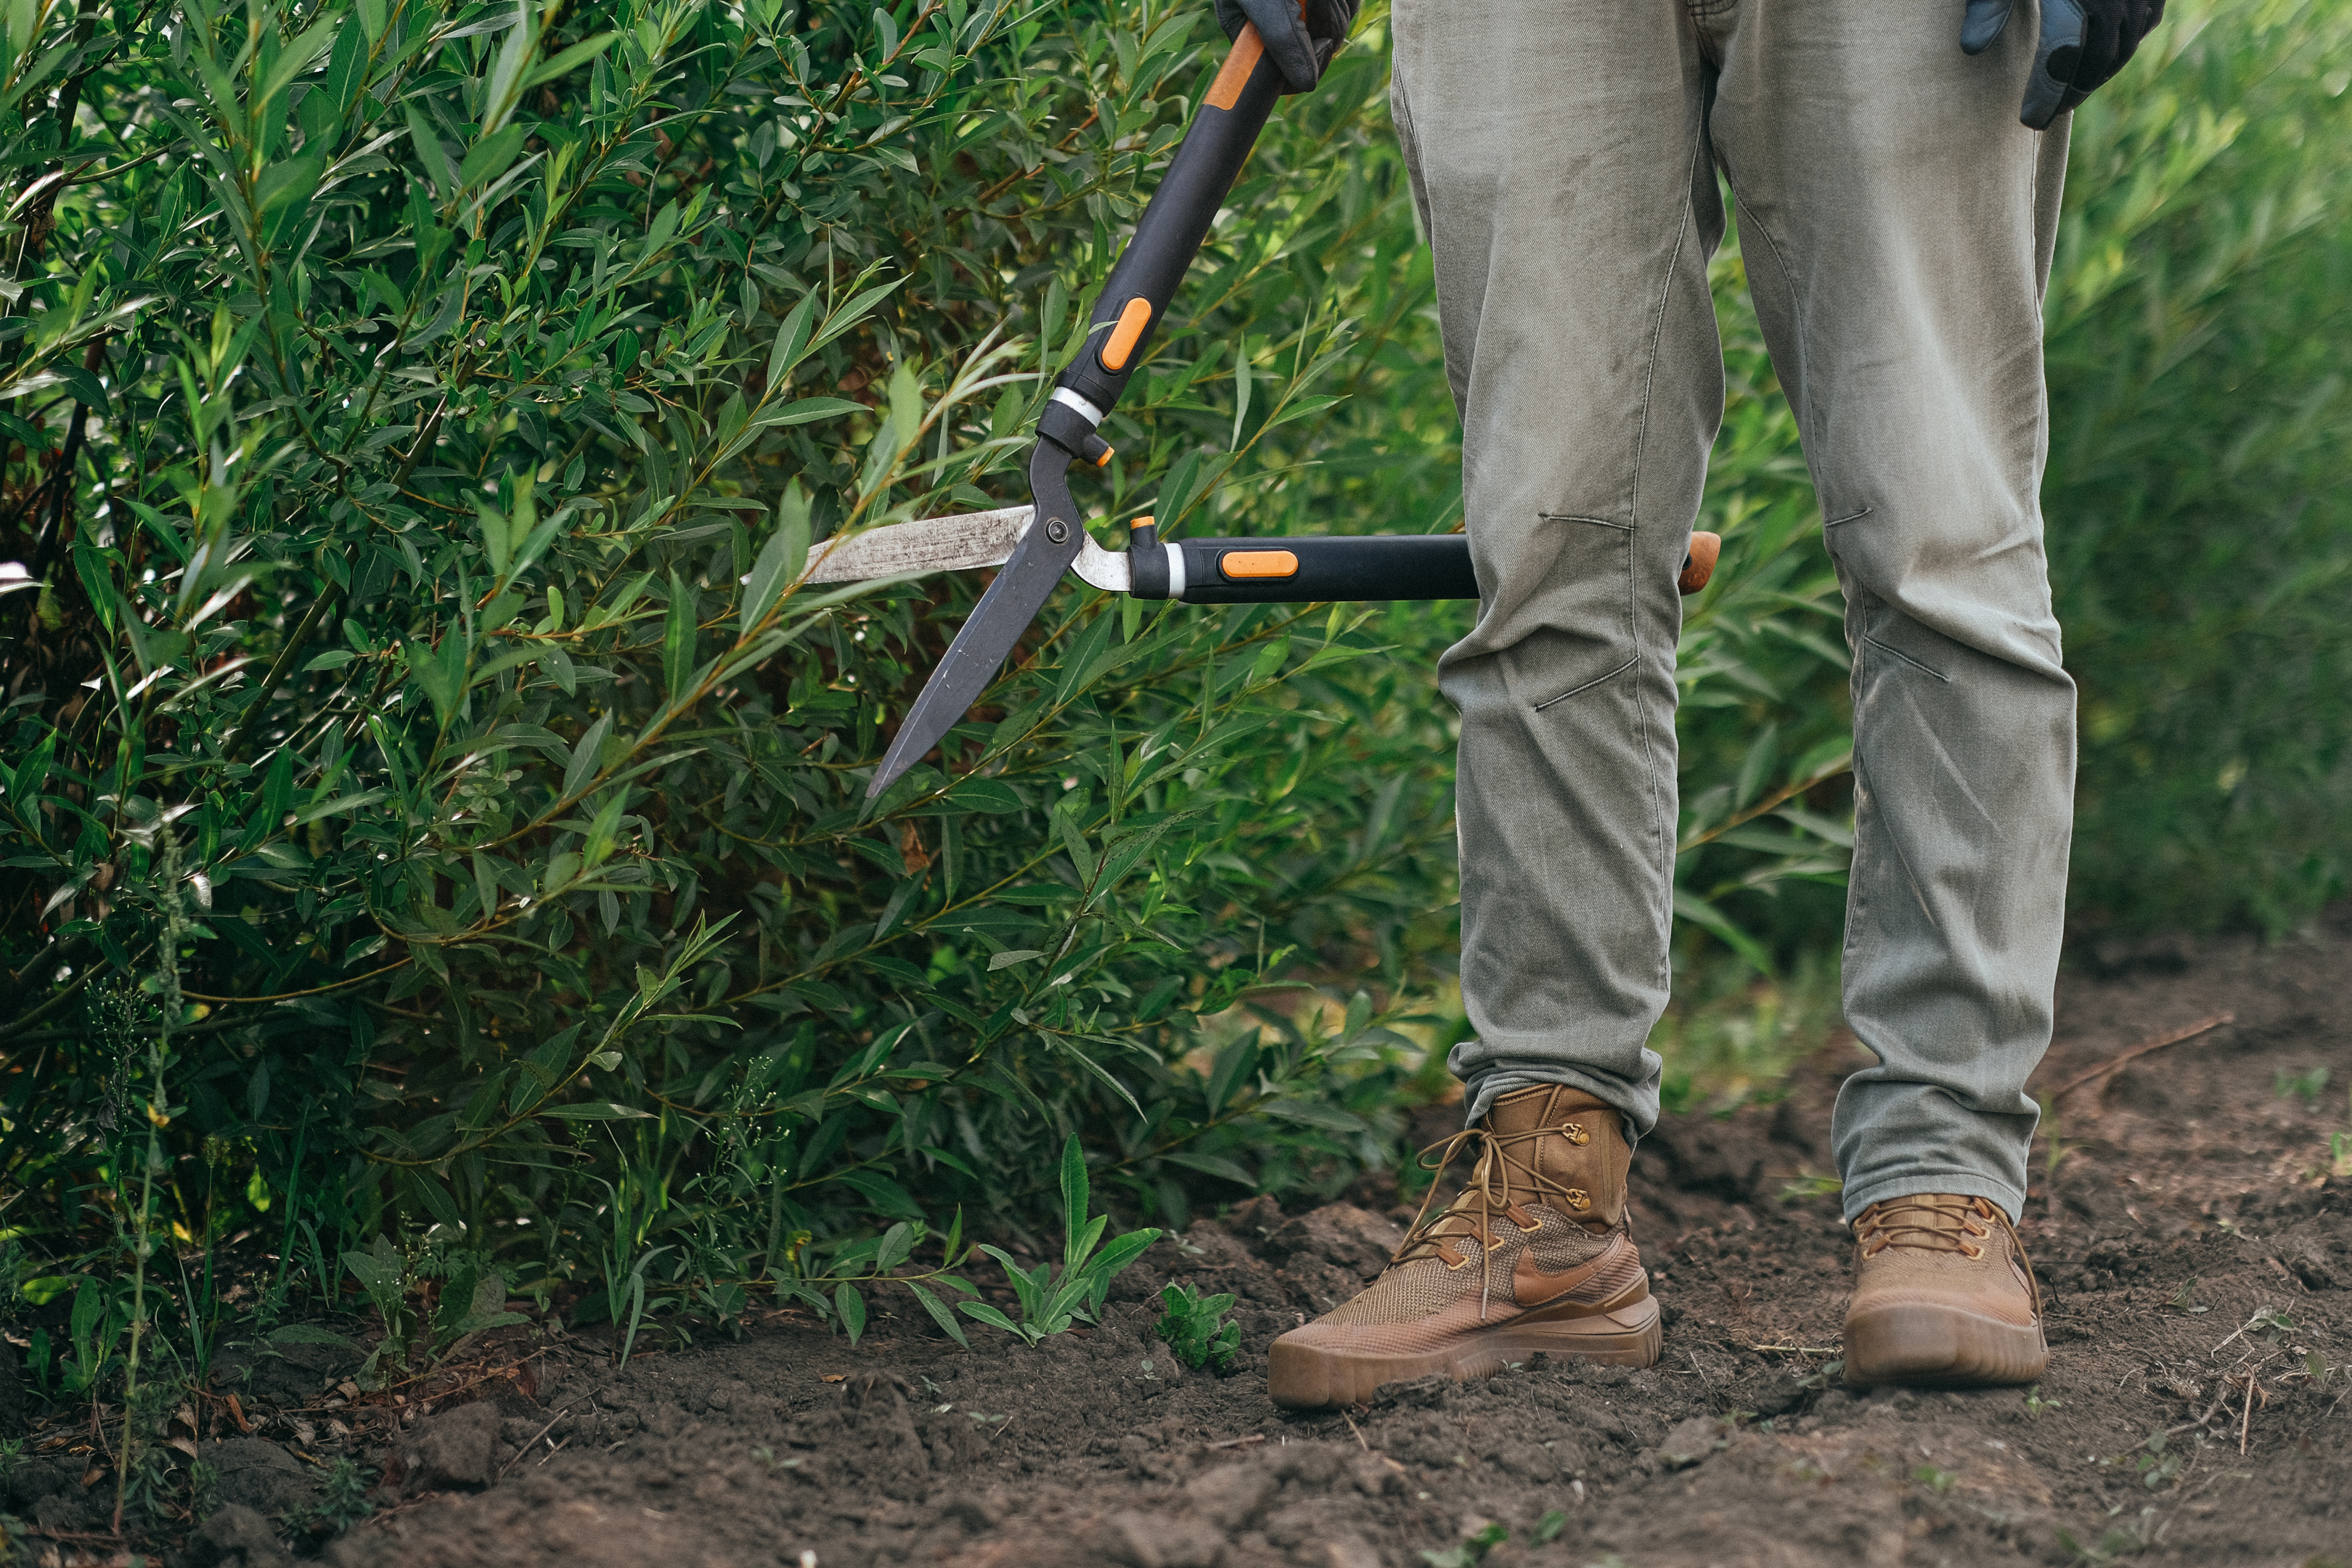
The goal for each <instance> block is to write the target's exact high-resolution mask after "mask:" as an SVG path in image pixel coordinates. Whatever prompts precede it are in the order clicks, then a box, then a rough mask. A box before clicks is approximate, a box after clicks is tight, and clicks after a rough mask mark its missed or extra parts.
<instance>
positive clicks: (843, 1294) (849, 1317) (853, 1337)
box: [833, 1279, 866, 1345]
mask: <svg viewBox="0 0 2352 1568" xmlns="http://www.w3.org/2000/svg"><path fill="white" fill-rule="evenodd" d="M833 1304H834V1308H835V1310H837V1311H839V1312H840V1313H841V1326H842V1327H843V1328H845V1329H846V1330H847V1331H849V1342H850V1343H851V1344H853V1345H854V1344H856V1342H857V1336H858V1335H860V1334H862V1333H864V1332H865V1331H866V1298H865V1297H863V1296H860V1295H859V1294H858V1293H857V1289H856V1287H855V1286H853V1285H852V1284H850V1283H849V1281H848V1280H846V1279H845V1280H843V1281H842V1282H841V1283H840V1284H838V1285H836V1286H835V1287H834V1288H833Z"/></svg>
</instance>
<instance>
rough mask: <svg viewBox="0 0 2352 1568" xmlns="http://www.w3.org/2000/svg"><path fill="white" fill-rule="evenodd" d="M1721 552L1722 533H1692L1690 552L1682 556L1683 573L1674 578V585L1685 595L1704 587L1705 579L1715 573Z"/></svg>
mask: <svg viewBox="0 0 2352 1568" xmlns="http://www.w3.org/2000/svg"><path fill="white" fill-rule="evenodd" d="M1722 554H1723V535H1721V534H1719V533H1694V534H1692V535H1691V542H1690V553H1689V554H1687V555H1685V556H1684V557H1683V574H1682V575H1681V576H1679V577H1677V578H1675V587H1677V588H1680V589H1681V590H1682V591H1683V592H1684V593H1685V595H1690V594H1696V593H1697V592H1698V591H1699V590H1700V589H1701V588H1704V587H1706V580H1707V579H1708V578H1710V577H1712V576H1714V575H1715V563H1716V561H1717V558H1719V557H1720V556H1721V555H1722Z"/></svg>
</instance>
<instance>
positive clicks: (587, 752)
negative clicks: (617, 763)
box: [563, 710, 613, 800]
mask: <svg viewBox="0 0 2352 1568" xmlns="http://www.w3.org/2000/svg"><path fill="white" fill-rule="evenodd" d="M612 732H613V715H612V712H611V710H606V711H605V713H604V716H603V717H602V718H600V719H598V720H597V721H595V722H594V723H593V724H591V725H589V726H588V732H587V733H586V734H584V735H583V736H581V737H580V743H579V744H578V745H576V746H574V747H572V760H571V761H570V762H569V763H566V764H565V765H564V769H563V795H564V798H565V799H567V800H568V799H571V798H572V797H573V796H575V795H579V794H580V792H581V791H583V790H584V789H586V788H587V787H588V781H589V780H591V779H593V778H594V777H595V776H596V770H597V768H598V766H599V765H600V763H598V761H597V759H598V756H599V755H600V754H601V753H602V752H603V751H604V737H605V736H607V735H609V734H611V733H612Z"/></svg>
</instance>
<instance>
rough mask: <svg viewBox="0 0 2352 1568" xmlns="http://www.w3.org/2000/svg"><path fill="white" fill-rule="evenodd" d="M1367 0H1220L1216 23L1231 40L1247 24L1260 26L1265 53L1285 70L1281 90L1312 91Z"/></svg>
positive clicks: (1346, 38) (1280, 68)
mask: <svg viewBox="0 0 2352 1568" xmlns="http://www.w3.org/2000/svg"><path fill="white" fill-rule="evenodd" d="M1362 4H1363V0H1217V22H1218V24H1219V25H1220V26H1223V28H1224V29H1225V37H1228V38H1234V37H1240V36H1241V30H1242V26H1243V24H1244V23H1247V22H1255V23H1256V24H1257V36H1258V37H1259V39H1260V40H1261V41H1262V42H1263V43H1264V44H1265V52H1266V53H1267V54H1269V55H1272V56H1273V57H1274V65H1275V68H1276V70H1278V71H1280V72H1281V73H1282V90H1283V91H1285V92H1307V91H1309V90H1311V89H1313V88H1314V86H1315V84H1316V83H1317V82H1318V81H1321V80H1322V79H1323V68H1324V67H1325V66H1328V65H1329V64H1330V63H1331V57H1332V56H1333V55H1336V54H1338V53H1339V46H1340V45H1341V44H1344V43H1346V42H1347V41H1348V29H1349V27H1350V26H1353V25H1354V23H1355V20H1356V11H1357V8H1358V7H1359V6H1360V5H1362Z"/></svg>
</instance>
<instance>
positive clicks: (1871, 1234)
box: [1853, 1193, 1994, 1259]
mask: <svg viewBox="0 0 2352 1568" xmlns="http://www.w3.org/2000/svg"><path fill="white" fill-rule="evenodd" d="M1993 1214H1994V1210H1993V1206H1992V1205H1990V1204H1989V1203H1987V1202H1986V1201H1985V1200H1984V1199H1982V1198H1968V1197H1946V1196H1944V1195H1943V1194H1936V1193H1923V1194H1919V1195H1917V1196H1916V1197H1907V1198H1885V1199H1883V1200H1881V1201H1880V1202H1878V1203H1874V1204H1873V1205H1870V1206H1869V1207H1868V1208H1866V1209H1864V1210H1863V1211H1862V1214H1861V1215H1860V1217H1859V1218H1857V1219H1856V1220H1855V1221H1854V1222H1853V1229H1854V1235H1855V1237H1856V1239H1858V1240H1859V1241H1860V1242H1861V1243H1862V1255H1863V1256H1864V1258H1875V1257H1877V1256H1878V1255H1879V1254H1880V1253H1882V1252H1884V1251H1885V1250H1886V1249H1887V1248H1888V1247H1916V1248H1917V1249H1919V1250H1920V1251H1923V1252H1957V1253H1958V1254H1960V1255H1961V1256H1962V1257H1964V1258H1970V1259H1974V1258H1982V1257H1983V1256H1984V1248H1983V1247H1978V1246H1976V1245H1975V1244H1974V1242H1972V1241H1971V1240H1970V1239H1969V1238H1970V1237H1975V1238H1977V1239H1978V1240H1982V1239H1983V1238H1985V1237H1990V1235H1992V1232H1991V1231H1990V1229H1988V1228H1987V1227H1986V1226H1984V1225H1982V1224H1981V1223H1979V1222H1981V1221H1984V1220H1990V1219H1991V1218H1992V1217H1993Z"/></svg>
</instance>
